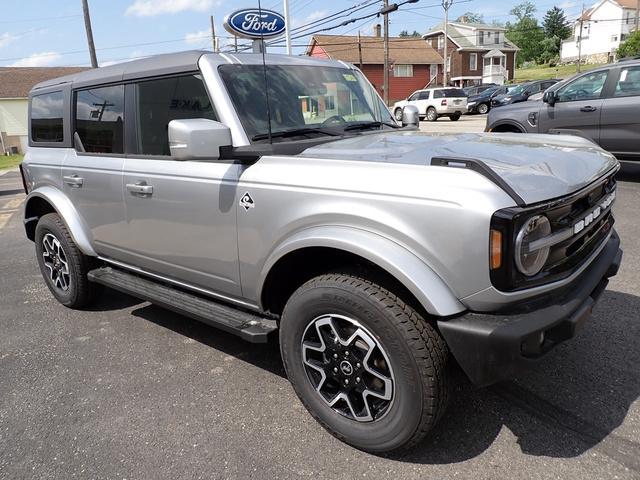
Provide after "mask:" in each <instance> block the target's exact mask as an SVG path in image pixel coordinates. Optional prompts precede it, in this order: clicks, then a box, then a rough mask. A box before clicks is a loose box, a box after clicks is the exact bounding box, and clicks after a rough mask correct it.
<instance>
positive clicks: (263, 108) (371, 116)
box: [219, 65, 395, 141]
mask: <svg viewBox="0 0 640 480" xmlns="http://www.w3.org/2000/svg"><path fill="white" fill-rule="evenodd" d="M219 71H220V76H221V77H222V80H223V82H224V84H225V86H226V87H227V90H228V91H229V95H230V96H231V100H232V101H233V104H234V106H235V108H236V111H237V112H238V115H239V117H240V121H241V122H242V126H243V127H244V129H245V131H246V132H247V136H248V137H249V138H250V139H252V140H253V141H257V140H264V139H265V138H264V137H265V136H267V135H268V130H269V127H268V119H267V118H268V117H267V103H266V98H265V94H264V92H265V88H264V86H265V77H264V70H263V66H262V65H222V66H220V67H219ZM266 75H267V83H268V86H269V107H270V113H271V132H272V134H278V133H282V132H293V133H295V132H296V131H299V132H300V134H304V135H309V134H323V132H325V131H326V132H334V134H335V132H336V131H345V129H347V131H350V130H352V129H349V128H347V127H352V126H354V125H357V124H363V123H369V122H370V123H371V124H372V125H373V126H376V128H382V126H383V124H385V123H389V124H392V123H395V122H394V121H393V118H392V117H391V114H390V113H389V110H388V109H387V108H386V107H385V105H384V103H382V101H381V100H380V97H378V95H377V94H376V93H375V91H374V89H373V87H372V86H371V84H370V83H369V82H368V81H367V80H366V79H365V78H364V76H363V75H362V74H361V73H360V72H358V71H356V70H350V69H347V68H337V67H329V66H326V67H325V66H299V65H295V66H289V65H267V66H266ZM287 138H290V137H287V136H282V135H281V136H278V135H276V136H275V137H274V141H285V140H286V139H287Z"/></svg>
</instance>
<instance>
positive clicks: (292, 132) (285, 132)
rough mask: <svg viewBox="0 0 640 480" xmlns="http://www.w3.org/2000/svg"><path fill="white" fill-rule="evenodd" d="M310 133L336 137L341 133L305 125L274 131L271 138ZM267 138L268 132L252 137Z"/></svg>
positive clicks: (252, 138) (254, 138)
mask: <svg viewBox="0 0 640 480" xmlns="http://www.w3.org/2000/svg"><path fill="white" fill-rule="evenodd" d="M309 133H321V134H323V135H329V136H331V137H336V136H338V135H340V134H339V133H336V132H331V131H329V130H324V129H322V128H311V127H304V128H292V129H291V130H281V131H279V132H273V133H272V134H271V138H285V137H296V136H298V135H307V134H309ZM267 138H269V134H268V133H259V134H258V135H254V136H253V137H251V140H252V141H256V140H266V139H267Z"/></svg>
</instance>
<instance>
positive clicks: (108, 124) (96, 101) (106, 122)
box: [76, 85, 124, 153]
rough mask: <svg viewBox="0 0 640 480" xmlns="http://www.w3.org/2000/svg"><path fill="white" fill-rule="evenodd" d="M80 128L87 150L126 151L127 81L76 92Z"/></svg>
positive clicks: (79, 131)
mask: <svg viewBox="0 0 640 480" xmlns="http://www.w3.org/2000/svg"><path fill="white" fill-rule="evenodd" d="M76 131H77V132H78V135H79V136H80V140H81V141H82V146H83V147H84V150H85V152H92V153H124V85H115V86H112V87H101V88H92V89H90V90H79V91H78V92H76Z"/></svg>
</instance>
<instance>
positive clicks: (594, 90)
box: [556, 70, 609, 102]
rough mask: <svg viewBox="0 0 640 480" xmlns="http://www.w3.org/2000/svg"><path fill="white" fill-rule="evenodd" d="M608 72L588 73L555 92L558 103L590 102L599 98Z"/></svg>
mask: <svg viewBox="0 0 640 480" xmlns="http://www.w3.org/2000/svg"><path fill="white" fill-rule="evenodd" d="M608 74H609V72H608V71H606V70H605V71H601V72H594V73H588V74H586V75H584V76H582V77H580V78H578V79H576V80H574V81H573V82H571V83H569V84H568V85H566V86H564V87H562V88H559V89H558V90H557V92H556V95H557V97H558V101H559V102H573V101H577V100H592V99H595V98H600V95H601V94H602V88H603V87H604V84H605V82H606V81H607V75H608Z"/></svg>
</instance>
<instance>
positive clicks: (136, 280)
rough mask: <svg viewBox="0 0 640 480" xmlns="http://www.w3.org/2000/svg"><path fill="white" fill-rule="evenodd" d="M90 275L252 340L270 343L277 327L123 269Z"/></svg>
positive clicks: (266, 321) (94, 279)
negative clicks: (268, 338) (271, 335)
mask: <svg viewBox="0 0 640 480" xmlns="http://www.w3.org/2000/svg"><path fill="white" fill-rule="evenodd" d="M87 276H88V278H89V280H90V281H92V282H96V283H100V284H102V285H105V286H107V287H110V288H113V289H114V290H118V291H120V292H123V293H127V294H129V295H131V296H134V297H137V298H140V299H142V300H146V301H148V302H151V303H153V304H154V305H158V306H160V307H163V308H166V309H168V310H172V311H174V312H176V313H180V314H182V315H186V316H187V317H191V318H193V319H195V320H199V321H201V322H203V323H206V324H209V325H211V326H213V327H216V328H220V329H221V330H225V331H227V332H230V333H233V334H235V335H238V336H240V337H242V338H243V339H245V340H248V341H249V342H252V343H266V342H267V336H268V335H269V333H271V332H273V331H274V330H276V329H277V324H276V321H275V320H271V319H268V318H264V317H261V316H259V315H256V314H253V313H248V312H245V311H242V310H237V309H235V308H233V307H229V306H226V305H223V304H221V303H218V302H215V301H213V300H209V299H206V298H203V297H199V296H197V295H194V294H191V293H187V292H184V291H182V290H178V289H177V288H174V287H170V286H168V285H165V284H163V283H159V282H156V281H153V280H149V279H147V278H144V277H141V276H138V275H135V274H132V273H128V272H125V271H123V270H118V269H115V268H111V267H102V268H97V269H95V270H91V271H90V272H89V273H88V275H87Z"/></svg>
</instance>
